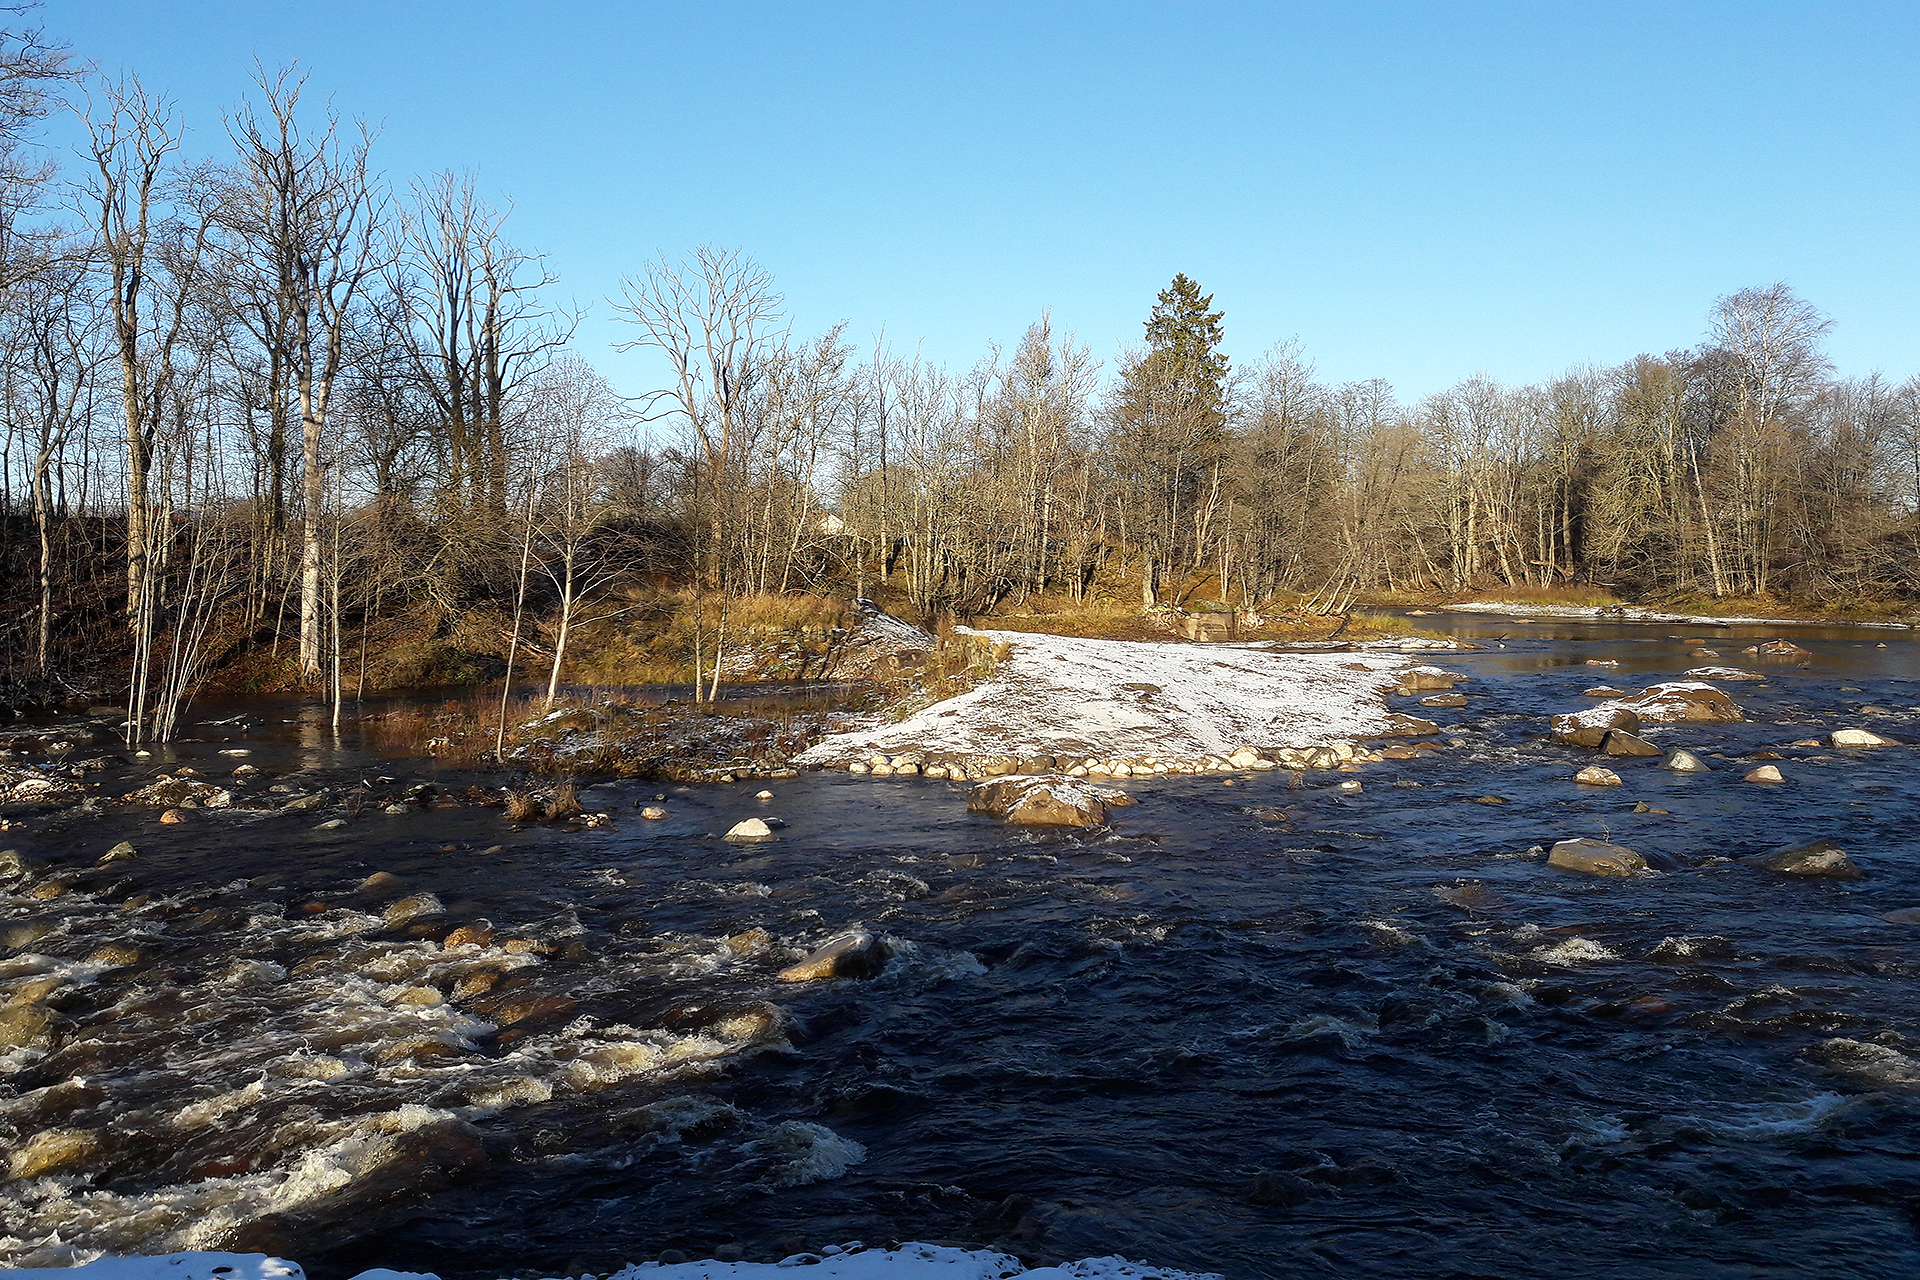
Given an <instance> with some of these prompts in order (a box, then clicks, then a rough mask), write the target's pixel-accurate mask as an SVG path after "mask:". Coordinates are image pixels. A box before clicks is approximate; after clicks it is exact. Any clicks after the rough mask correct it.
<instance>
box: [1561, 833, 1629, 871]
mask: <svg viewBox="0 0 1920 1280" xmlns="http://www.w3.org/2000/svg"><path fill="white" fill-rule="evenodd" d="M1547 865H1548V866H1550V867H1557V868H1558V869H1560V870H1561V871H1578V872H1580V873H1581V874H1582V875H1589V876H1633V875H1638V874H1640V873H1641V872H1642V871H1645V870H1646V869H1647V860H1646V859H1645V858H1643V857H1641V856H1640V855H1639V854H1637V853H1635V852H1634V851H1633V850H1631V849H1628V848H1626V847H1624V846H1622V845H1617V844H1608V843H1607V842H1606V841H1604V840H1593V839H1589V838H1588V837H1586V836H1581V837H1580V838H1579V839H1577V840H1562V841H1560V842H1559V843H1558V844H1556V845H1554V846H1553V850H1552V851H1551V852H1550V853H1548V854H1547Z"/></svg>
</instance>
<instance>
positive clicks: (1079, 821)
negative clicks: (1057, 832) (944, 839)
mask: <svg viewBox="0 0 1920 1280" xmlns="http://www.w3.org/2000/svg"><path fill="white" fill-rule="evenodd" d="M1133 802H1134V801H1133V797H1132V796H1130V795H1128V794H1127V793H1126V792H1124V791H1122V790H1120V789H1119V788H1118V787H1103V786H1099V785H1096V784H1094V783H1090V782H1083V781H1081V780H1080V779H1078V778H1069V777H1066V776H1064V775H1061V774H1044V775H1041V776H1038V777H1032V776H1027V775H1024V774H1015V775H1013V776H1010V777H1004V778H996V779H995V780H994V781H992V782H983V783H980V784H979V785H978V786H976V787H974V788H973V789H972V790H971V791H970V792H969V793H968V794H967V811H968V812H969V813H985V814H990V815H992V816H994V817H997V818H1005V819H1006V820H1007V821H1008V822H1022V823H1031V824H1034V825H1037V826H1052V827H1097V826H1100V825H1102V824H1104V823H1105V822H1106V820H1107V810H1108V809H1109V808H1113V807H1117V806H1120V805H1129V804H1132V803H1133Z"/></svg>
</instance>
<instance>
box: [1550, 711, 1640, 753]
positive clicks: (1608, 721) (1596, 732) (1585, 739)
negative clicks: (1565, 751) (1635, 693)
mask: <svg viewBox="0 0 1920 1280" xmlns="http://www.w3.org/2000/svg"><path fill="white" fill-rule="evenodd" d="M1616 729H1618V730H1621V731H1622V732H1625V733H1636V732H1638V731H1639V729H1640V717H1639V715H1638V714H1637V713H1636V712H1634V710H1633V709H1632V708H1631V707H1627V706H1623V705H1622V704H1620V703H1617V702H1603V703H1601V704H1600V705H1599V706H1597V707H1588V708H1587V709H1586V710H1584V711H1569V712H1567V713H1566V714H1565V715H1558V716H1555V717H1554V718H1553V722H1552V725H1551V727H1550V730H1549V735H1550V736H1551V737H1552V738H1553V740H1554V741H1555V742H1561V743H1565V744H1566V745H1567V746H1570V747H1598V746H1600V745H1601V744H1602V743H1604V742H1605V741H1606V740H1607V735H1608V734H1610V733H1612V732H1613V731H1614V730H1616Z"/></svg>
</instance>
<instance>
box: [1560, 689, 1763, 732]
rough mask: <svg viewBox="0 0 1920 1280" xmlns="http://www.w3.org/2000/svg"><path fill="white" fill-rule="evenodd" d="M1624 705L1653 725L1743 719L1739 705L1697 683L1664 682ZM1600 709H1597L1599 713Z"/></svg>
mask: <svg viewBox="0 0 1920 1280" xmlns="http://www.w3.org/2000/svg"><path fill="white" fill-rule="evenodd" d="M1621 705H1623V706H1626V707H1629V708H1631V709H1632V711H1633V712H1634V714H1636V715H1638V716H1639V717H1640V718H1641V719H1642V720H1646V721H1649V722H1651V723H1653V724H1678V723H1682V722H1687V721H1709V722H1721V723H1731V722H1732V721H1735V720H1739V719H1741V718H1742V717H1741V714H1740V707H1739V704H1737V703H1736V702H1734V700H1733V699H1732V698H1729V697H1728V696H1727V695H1726V694H1724V693H1722V692H1721V691H1720V690H1718V689H1716V688H1714V687H1713V686H1712V685H1710V684H1703V683H1701V682H1700V681H1698V680H1663V681H1661V682H1660V683H1659V684H1656V685H1651V686H1649V687H1647V688H1645V689H1642V690H1641V691H1640V692H1639V693H1637V694H1635V695H1634V696H1633V697H1631V698H1628V699H1627V700H1626V701H1625V702H1624V703H1622V704H1621ZM1598 709H1599V708H1597V707H1596V708H1595V710H1598Z"/></svg>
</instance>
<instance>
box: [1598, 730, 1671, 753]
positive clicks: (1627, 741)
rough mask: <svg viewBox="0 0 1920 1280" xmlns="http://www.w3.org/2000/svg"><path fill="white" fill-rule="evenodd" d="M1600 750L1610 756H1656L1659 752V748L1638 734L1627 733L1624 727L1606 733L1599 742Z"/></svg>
mask: <svg viewBox="0 0 1920 1280" xmlns="http://www.w3.org/2000/svg"><path fill="white" fill-rule="evenodd" d="M1600 750H1602V751H1604V752H1605V753H1606V754H1608V755H1610V756H1657V755H1659V754H1660V748H1658V747H1656V746H1654V745H1653V744H1652V743H1651V742H1648V741H1647V740H1646V739H1645V738H1642V737H1641V736H1639V735H1638V734H1634V733H1628V732H1627V731H1626V730H1625V729H1615V730H1613V731H1612V732H1610V733H1608V734H1607V736H1606V737H1605V738H1604V739H1603V740H1602V741H1601V743H1600Z"/></svg>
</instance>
